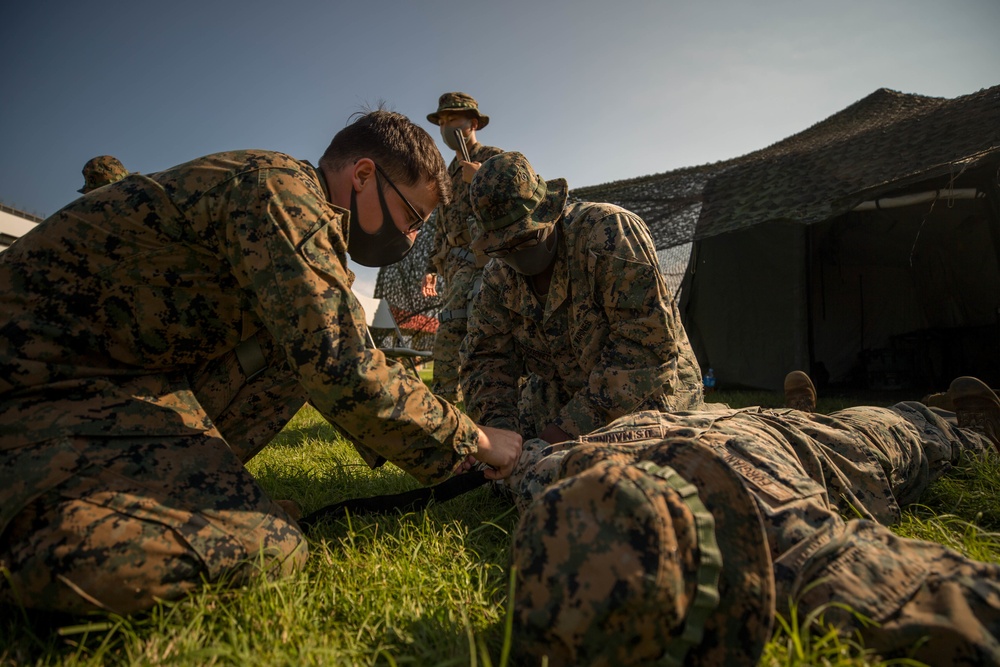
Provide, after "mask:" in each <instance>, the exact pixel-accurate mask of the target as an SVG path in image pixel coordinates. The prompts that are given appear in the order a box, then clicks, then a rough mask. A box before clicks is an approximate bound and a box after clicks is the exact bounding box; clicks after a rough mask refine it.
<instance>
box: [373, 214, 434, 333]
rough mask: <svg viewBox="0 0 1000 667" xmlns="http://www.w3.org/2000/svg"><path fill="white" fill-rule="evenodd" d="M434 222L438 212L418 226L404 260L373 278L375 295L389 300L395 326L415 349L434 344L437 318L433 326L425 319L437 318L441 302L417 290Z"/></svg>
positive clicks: (431, 244) (424, 270) (425, 271)
mask: <svg viewBox="0 0 1000 667" xmlns="http://www.w3.org/2000/svg"><path fill="white" fill-rule="evenodd" d="M436 222H437V211H435V212H434V213H433V214H432V215H431V217H430V219H429V220H428V221H427V223H426V224H425V225H424V226H423V227H422V228H421V229H420V233H419V234H417V240H416V242H415V243H414V244H413V250H411V251H410V254H408V255H407V256H406V259H404V260H403V261H402V262H399V263H397V264H393V265H391V266H386V267H383V268H382V269H380V270H379V272H378V279H377V280H376V281H375V294H374V296H375V298H376V299H385V300H387V301H388V302H389V304H390V309H391V310H392V314H393V318H394V319H395V320H396V324H397V326H399V328H400V330H401V331H402V332H403V334H404V335H406V336H410V339H409V341H408V344H409V346H410V347H413V348H414V349H417V350H429V349H431V348H432V347H433V346H434V332H435V331H437V326H436V324H437V320H436V319H434V320H433V323H434V325H435V326H427V319H426V318H436V315H437V311H438V308H439V307H440V305H441V300H440V298H439V297H433V298H427V297H425V296H423V295H422V294H421V293H420V286H421V284H422V283H423V280H424V276H425V275H426V274H427V259H428V258H429V257H430V255H431V250H432V246H433V244H434V232H435V229H436ZM376 342H377V341H376Z"/></svg>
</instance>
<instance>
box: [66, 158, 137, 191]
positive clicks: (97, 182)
mask: <svg viewBox="0 0 1000 667" xmlns="http://www.w3.org/2000/svg"><path fill="white" fill-rule="evenodd" d="M126 176H128V169H126V168H125V166H124V165H123V164H122V163H121V162H120V161H119V160H118V158H116V157H113V156H111V155H98V156H97V157H95V158H91V159H90V160H87V164H85V165H83V187H82V188H80V189H79V190H77V192H79V193H81V194H87V193H88V192H90V191H91V190H96V189H97V188H99V187H102V186H105V185H107V184H108V183H114V182H116V181H120V180H122V179H123V178H125V177H126Z"/></svg>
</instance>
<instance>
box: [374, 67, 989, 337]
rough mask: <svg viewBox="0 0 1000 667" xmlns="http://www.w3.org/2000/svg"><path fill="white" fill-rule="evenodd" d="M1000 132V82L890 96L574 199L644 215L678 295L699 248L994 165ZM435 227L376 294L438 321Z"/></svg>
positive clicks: (383, 274) (389, 270)
mask: <svg viewBox="0 0 1000 667" xmlns="http://www.w3.org/2000/svg"><path fill="white" fill-rule="evenodd" d="M998 128H1000V86H994V87H992V88H987V89H984V90H981V91H979V92H977V93H973V94H971V95H964V96H961V97H957V98H954V99H945V98H938V97H926V96H923V95H912V94H907V93H900V92H897V91H894V90H888V89H885V88H881V89H879V90H876V91H875V92H873V93H872V94H870V95H868V96H867V97H865V98H863V99H861V100H859V101H857V102H855V103H854V104H852V105H850V106H848V107H847V108H845V109H843V110H842V111H839V112H837V113H836V114H834V115H832V116H830V117H829V118H826V119H824V120H822V121H820V122H818V123H816V124H815V125H813V126H811V127H809V128H807V129H805V130H803V131H802V132H799V133H797V134H794V135H792V136H790V137H788V138H786V139H783V140H782V141H779V142H777V143H775V144H772V145H771V146H768V147H766V148H763V149H761V150H758V151H754V152H752V153H748V154H747V155H744V156H741V157H737V158H733V159H731V160H725V161H722V162H715V163H713V164H708V165H702V166H698V167H687V168H684V169H678V170H675V171H669V172H665V173H661V174H653V175H651V176H641V177H638V178H632V179H627V180H622V181H614V182H611V183H604V184H601V185H594V186H588V187H584V188H578V189H576V190H571V191H570V198H571V199H573V200H577V201H595V202H611V203H613V204H618V205H619V206H622V207H624V208H626V209H628V210H630V211H633V212H635V213H636V214H638V215H639V216H641V217H642V219H643V220H645V221H646V224H647V225H648V226H649V229H650V232H651V233H652V236H653V241H654V243H655V244H656V248H657V250H658V255H659V257H660V267H661V268H662V269H663V271H664V274H665V275H666V278H667V283H668V285H669V286H670V288H671V290H673V291H674V293H675V294H676V293H677V290H678V288H679V285H680V281H681V278H682V277H683V275H684V272H685V270H686V267H687V261H688V257H689V255H690V248H691V242H692V241H695V240H700V239H704V238H708V237H711V236H715V235H718V234H724V233H727V232H731V231H735V230H738V229H744V228H747V227H750V226H753V225H756V224H759V223H761V222H766V221H769V220H793V221H796V222H799V223H802V224H812V223H815V222H818V221H821V220H824V219H828V218H830V217H831V216H834V215H839V214H841V213H843V212H845V211H848V210H850V209H851V208H852V207H853V206H855V205H857V204H858V203H859V202H861V201H864V200H865V199H871V198H874V197H877V196H881V194H882V193H883V192H886V191H893V190H898V189H900V188H904V187H906V186H907V185H909V184H911V183H915V182H919V181H925V180H926V179H928V178H929V177H931V176H940V175H942V174H943V175H944V176H948V174H952V175H954V174H956V173H959V172H961V171H963V170H965V169H968V168H970V167H972V166H974V165H976V164H979V163H982V162H984V161H991V160H995V156H996V155H997V154H998V153H1000V129H998ZM991 187H995V186H991ZM431 224H432V223H428V226H427V227H426V228H425V230H424V231H423V232H422V233H421V234H420V236H419V237H418V238H417V245H416V247H415V248H414V249H413V251H412V252H411V253H410V255H409V256H408V257H407V259H406V260H405V261H404V262H402V263H400V264H399V265H396V266H391V267H386V268H384V269H382V271H380V272H379V276H378V281H377V283H376V288H375V296H376V298H384V299H388V300H389V302H390V303H391V304H392V305H393V306H394V307H395V308H397V309H399V310H401V311H404V312H412V313H420V314H425V315H431V316H433V315H434V314H435V313H436V311H437V307H438V303H437V299H425V298H423V297H422V296H420V283H421V281H422V280H423V275H424V271H425V269H426V265H427V257H428V254H429V252H430V246H431V242H432V240H433V237H434V231H433V227H432V226H431ZM428 348H429V345H428Z"/></svg>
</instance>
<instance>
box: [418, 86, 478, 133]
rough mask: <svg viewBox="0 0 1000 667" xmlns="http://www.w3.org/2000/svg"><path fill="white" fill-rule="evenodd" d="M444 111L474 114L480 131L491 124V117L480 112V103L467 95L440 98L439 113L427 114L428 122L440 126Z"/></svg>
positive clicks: (457, 94)
mask: <svg viewBox="0 0 1000 667" xmlns="http://www.w3.org/2000/svg"><path fill="white" fill-rule="evenodd" d="M444 111H464V112H468V113H471V114H473V115H474V116H475V117H476V118H477V119H478V120H479V129H480V130H481V129H483V128H484V127H486V126H487V125H489V124H490V117H489V116H486V115H484V114H482V113H480V112H479V102H476V99H475V98H474V97H472V96H471V95H466V94H465V93H458V92H455V93H445V94H444V95H442V96H441V97H439V98H438V108H437V111H435V112H434V113H429V114H427V120H429V121H430V122H432V123H434V124H435V125H438V124H439V122H438V121H439V120H440V114H441V113H442V112H444Z"/></svg>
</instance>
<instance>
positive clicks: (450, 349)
mask: <svg viewBox="0 0 1000 667" xmlns="http://www.w3.org/2000/svg"><path fill="white" fill-rule="evenodd" d="M427 120H429V121H430V122H432V123H434V124H435V125H437V126H438V127H440V128H441V138H442V139H443V140H444V143H445V144H446V145H447V146H448V148H450V149H452V150H453V151H455V159H453V160H452V161H451V164H449V165H448V175H449V176H450V177H451V188H452V199H451V202H450V203H449V204H446V205H441V206H439V207H438V210H437V225H436V232H435V235H434V247H433V249H432V250H431V256H430V259H429V260H428V265H427V275H425V276H424V282H423V285H422V286H421V293H422V294H423V295H424V296H425V297H433V296H438V294H441V311H440V313H439V314H438V322H439V326H438V330H437V335H436V336H435V338H434V350H433V357H434V383H433V385H432V387H431V388H432V390H433V391H434V393H435V394H438V395H439V396H441V397H443V398H444V399H445V400H448V401H451V402H453V403H454V402H457V401H460V400H461V398H462V393H461V390H460V388H459V381H458V377H459V349H460V347H461V345H462V340H463V339H464V338H465V333H466V329H467V327H468V322H469V320H468V317H469V308H470V306H471V304H472V297H473V296H474V295H475V292H476V291H478V289H479V285H480V283H481V280H482V270H483V266H485V265H486V261H487V257H486V256H485V255H483V254H482V253H477V252H475V251H473V250H472V248H470V247H469V242H470V241H471V240H472V232H471V223H472V222H474V220H475V218H474V216H473V213H472V208H471V205H470V203H469V182H470V181H471V180H472V176H473V174H474V173H475V171H476V169H478V168H479V166H480V164H482V163H483V162H485V161H486V160H487V159H489V158H491V157H493V156H494V155H498V154H500V153H501V152H503V151H501V150H500V149H499V148H494V147H493V146H484V145H482V144H480V143H479V142H478V141H477V140H476V130H481V129H483V128H484V127H486V126H487V125H488V124H489V122H490V117H489V116H485V115H483V114H481V113H480V112H479V104H478V103H477V102H476V100H475V99H473V98H472V97H470V96H469V95H466V94H465V93H445V94H444V95H442V96H441V97H440V99H439V100H438V109H437V111H435V112H434V113H432V114H428V116H427ZM456 130H458V132H459V133H460V134H461V136H462V140H464V142H465V151H466V152H468V158H466V157H465V154H464V152H463V150H462V144H461V143H460V140H459V138H458V137H457V136H456V135H455V131H456ZM439 278H443V279H444V286H443V288H441V289H440V290H439V289H438V284H437V283H438V279H439Z"/></svg>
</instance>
